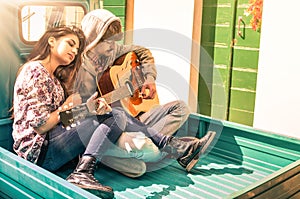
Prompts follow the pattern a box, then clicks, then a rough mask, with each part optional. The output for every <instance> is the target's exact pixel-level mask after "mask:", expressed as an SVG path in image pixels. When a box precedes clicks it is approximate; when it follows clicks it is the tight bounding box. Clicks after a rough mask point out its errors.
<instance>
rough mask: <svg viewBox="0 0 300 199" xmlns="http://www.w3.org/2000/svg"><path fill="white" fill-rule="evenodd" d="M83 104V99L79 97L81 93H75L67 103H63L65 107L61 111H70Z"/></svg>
mask: <svg viewBox="0 0 300 199" xmlns="http://www.w3.org/2000/svg"><path fill="white" fill-rule="evenodd" d="M81 103H82V99H81V96H80V95H79V93H74V94H72V95H70V96H69V97H68V98H67V99H66V101H65V102H64V103H63V105H62V106H61V107H60V110H59V111H65V110H69V109H71V108H73V107H75V106H77V105H79V104H81Z"/></svg>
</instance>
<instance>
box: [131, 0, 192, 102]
mask: <svg viewBox="0 0 300 199" xmlns="http://www.w3.org/2000/svg"><path fill="white" fill-rule="evenodd" d="M193 13H194V0H186V1H182V0H151V1H149V0H136V1H134V30H135V34H134V42H135V43H137V44H140V45H143V46H146V47H148V48H150V49H151V51H152V53H153V55H154V57H155V60H156V65H157V69H158V74H159V75H158V79H157V81H156V82H157V87H158V93H159V97H160V102H161V103H166V102H168V101H172V100H175V99H181V100H184V101H185V102H187V103H188V93H189V75H190V57H191V43H192V39H191V38H192V31H193ZM145 29H147V30H145Z"/></svg>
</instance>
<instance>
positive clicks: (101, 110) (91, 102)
mask: <svg viewBox="0 0 300 199" xmlns="http://www.w3.org/2000/svg"><path fill="white" fill-rule="evenodd" d="M97 96H98V92H96V93H94V94H93V95H92V96H91V97H90V98H89V99H88V100H87V101H86V105H87V107H88V110H89V112H90V113H92V114H95V115H103V114H105V113H108V112H111V111H112V109H111V107H110V106H109V105H108V104H107V102H106V101H105V99H104V98H101V97H100V98H97Z"/></svg>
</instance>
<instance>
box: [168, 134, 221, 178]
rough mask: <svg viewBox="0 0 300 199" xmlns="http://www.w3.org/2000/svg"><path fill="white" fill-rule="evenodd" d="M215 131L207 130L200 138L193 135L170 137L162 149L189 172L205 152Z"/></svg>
mask: <svg viewBox="0 0 300 199" xmlns="http://www.w3.org/2000/svg"><path fill="white" fill-rule="evenodd" d="M215 135H216V132H214V131H209V132H207V133H206V135H205V136H204V137H202V138H201V139H198V138H193V137H181V138H176V137H171V138H170V140H169V141H168V143H167V144H166V146H165V147H164V148H163V151H165V152H168V153H169V154H170V155H171V156H172V157H173V158H176V159H177V162H178V163H179V164H180V165H181V166H182V167H183V168H185V169H186V171H187V172H189V171H190V170H191V169H192V168H193V167H194V166H195V165H196V164H197V162H198V160H199V158H200V155H202V154H204V153H206V152H207V149H208V147H209V145H210V144H211V142H212V141H213V139H214V137H215Z"/></svg>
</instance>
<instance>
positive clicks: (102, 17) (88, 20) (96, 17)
mask: <svg viewBox="0 0 300 199" xmlns="http://www.w3.org/2000/svg"><path fill="white" fill-rule="evenodd" d="M113 21H119V22H120V24H121V20H120V18H119V17H117V16H115V15H114V14H113V13H111V12H110V11H108V10H105V9H96V10H93V11H90V12H89V13H87V14H86V15H85V16H84V17H83V19H82V21H81V29H82V30H83V32H84V34H85V36H86V39H87V46H86V49H85V51H88V50H90V49H92V48H93V47H94V46H95V45H97V43H98V42H99V41H100V40H101V38H102V37H103V35H104V34H105V32H106V30H107V28H108V26H109V25H110V24H111V23H112V22H113Z"/></svg>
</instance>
